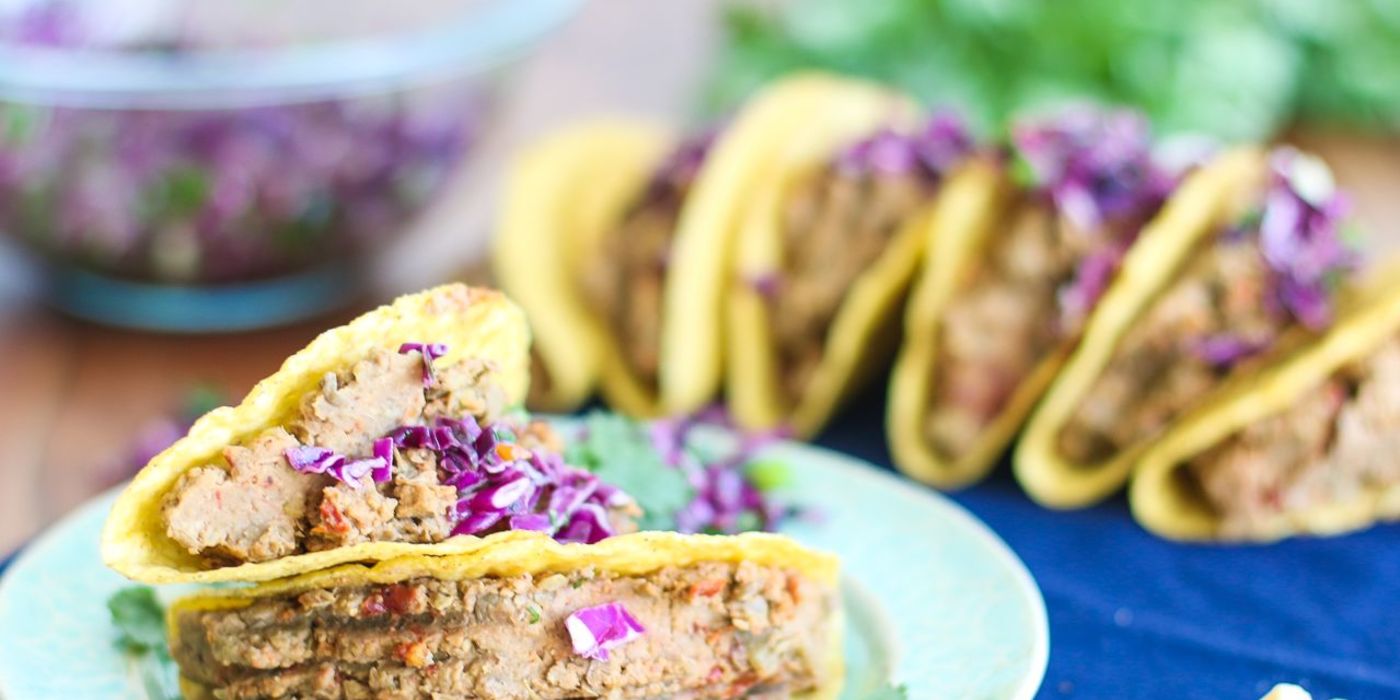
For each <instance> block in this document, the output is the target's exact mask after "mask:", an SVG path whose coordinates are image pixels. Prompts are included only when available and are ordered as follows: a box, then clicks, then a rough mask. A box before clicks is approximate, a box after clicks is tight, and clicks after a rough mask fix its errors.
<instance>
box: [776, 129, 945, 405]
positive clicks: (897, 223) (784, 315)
mask: <svg viewBox="0 0 1400 700" xmlns="http://www.w3.org/2000/svg"><path fill="white" fill-rule="evenodd" d="M971 150H972V139H971V137H970V136H969V135H968V133H967V131H966V129H965V128H964V127H963V125H962V123H961V122H960V121H958V120H957V119H954V118H952V117H949V116H937V117H934V118H933V119H931V120H930V121H929V123H928V124H927V125H926V126H925V127H924V128H923V129H922V130H919V131H916V132H914V133H908V134H906V133H899V132H896V131H893V130H889V129H885V130H881V131H879V132H877V133H875V134H873V135H871V136H870V137H868V138H865V139H863V140H861V141H858V142H856V143H854V144H852V145H850V146H849V147H847V148H846V149H844V150H843V151H841V152H840V153H838V154H837V155H836V157H835V158H833V159H832V161H831V162H830V163H828V164H826V165H825V166H824V167H822V168H820V169H818V170H817V171H816V172H814V173H812V174H811V175H809V176H808V177H806V178H805V179H804V180H802V181H800V182H799V183H797V184H796V186H795V187H794V189H793V191H792V192H791V193H790V194H789V196H788V201H787V203H786V206H785V207H784V209H783V211H782V213H781V216H782V224H781V225H782V243H781V250H782V269H781V270H780V271H777V272H775V273H772V274H770V275H764V276H761V277H759V278H756V279H753V280H750V283H751V284H753V285H754V287H755V288H756V289H757V290H758V292H759V293H760V294H762V295H763V296H764V298H765V299H766V300H767V301H768V305H769V308H770V310H771V314H770V318H771V319H772V326H771V332H772V334H773V342H774V347H775V351H776V358H777V366H778V367H781V368H783V375H782V376H781V377H780V388H781V390H782V393H783V396H784V398H785V399H786V401H787V403H788V405H789V406H791V405H793V404H796V403H797V401H798V399H799V398H800V397H801V396H802V395H803V393H804V391H805V389H806V387H807V384H808V382H809V381H810V379H811V377H812V374H813V372H814V371H815V370H816V368H817V366H818V365H819V364H820V363H821V360H822V352H823V348H824V346H825V343H826V336H827V331H828V329H829V328H830V327H831V323H832V321H833V320H834V319H835V317H836V313H837V311H838V309H839V308H840V306H841V303H842V302H843V300H844V299H845V298H846V296H847V294H848V292H849V291H850V289H851V286H852V285H853V284H855V282H856V280H857V278H859V277H860V275H861V274H862V273H864V272H865V271H866V270H868V269H869V268H870V266H871V265H873V264H874V263H875V261H876V260H878V259H879V258H880V256H881V255H882V254H883V253H884V252H885V251H886V249H887V248H888V246H889V243H890V241H891V239H893V238H894V236H895V234H896V233H898V232H899V230H900V229H901V227H902V225H903V224H905V223H906V222H908V221H909V219H910V217H911V216H913V215H914V214H915V213H916V212H917V211H919V210H920V209H922V208H923V207H924V206H926V205H927V204H928V203H929V202H930V201H931V200H932V198H933V196H934V194H935V193H936V192H937V191H938V185H939V183H940V181H941V180H942V178H943V177H944V176H945V175H947V173H948V172H949V171H950V170H951V169H952V168H953V167H955V166H956V165H957V164H958V163H960V162H961V161H962V160H963V159H964V158H965V157H966V156H967V154H968V153H970V152H971Z"/></svg>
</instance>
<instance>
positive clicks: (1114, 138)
mask: <svg viewBox="0 0 1400 700" xmlns="http://www.w3.org/2000/svg"><path fill="white" fill-rule="evenodd" d="M1012 145H1013V147H1014V148H1015V150H1016V153H1017V155H1019V156H1020V157H1021V158H1022V160H1024V161H1025V163H1026V164H1027V165H1028V166H1029V167H1030V171H1031V176H1032V179H1033V183H1032V184H1033V186H1034V187H1035V188H1036V189H1037V190H1039V191H1040V192H1042V193H1044V194H1045V195H1046V196H1048V197H1049V198H1050V200H1051V201H1052V202H1053V203H1054V204H1055V207H1056V208H1057V209H1058V210H1059V211H1060V212H1061V213H1063V214H1064V215H1065V216H1066V217H1068V218H1069V219H1070V221H1072V222H1074V223H1075V225H1077V226H1079V227H1081V228H1083V229H1086V230H1095V229H1098V228H1100V227H1102V226H1103V225H1104V223H1105V222H1109V221H1114V220H1125V219H1126V220H1130V221H1137V222H1141V221H1145V220H1146V219H1147V218H1148V217H1149V216H1151V215H1152V213H1154V212H1156V210H1157V209H1158V208H1159V207H1161V205H1162V203H1163V202H1165V201H1166V198H1167V195H1169V194H1170V193H1171V191H1172V190H1173V189H1175V187H1176V180H1177V178H1176V177H1175V176H1174V175H1173V174H1171V173H1170V172H1169V171H1168V170H1167V169H1166V168H1164V167H1162V166H1161V165H1160V164H1158V163H1157V161H1156V159H1155V158H1154V157H1153V152H1152V150H1153V139H1152V134H1151V130H1150V128H1149V126H1148V123H1147V119H1146V117H1145V116H1143V115H1142V114H1139V113H1138V112H1134V111H1131V110H1103V109H1098V108H1094V107H1089V106H1079V107H1074V108H1071V109H1068V110H1065V111H1063V112H1061V113H1059V114H1056V115H1054V116H1052V117H1050V118H1048V119H1039V120H1035V121H1026V122H1022V123H1020V124H1017V125H1016V127H1015V128H1014V129H1013V131H1012Z"/></svg>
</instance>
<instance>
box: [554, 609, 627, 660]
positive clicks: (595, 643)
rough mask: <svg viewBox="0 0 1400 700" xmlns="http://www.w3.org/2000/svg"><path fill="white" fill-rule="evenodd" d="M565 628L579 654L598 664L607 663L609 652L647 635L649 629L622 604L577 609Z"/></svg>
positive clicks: (568, 618) (566, 619) (566, 620)
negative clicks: (598, 662)
mask: <svg viewBox="0 0 1400 700" xmlns="http://www.w3.org/2000/svg"><path fill="white" fill-rule="evenodd" d="M564 629H565V630H567V631H568V632H569V641H570V642H571V643H572V644H573V647H574V653H575V654H577V655H579V656H583V657H587V658H590V659H596V660H598V661H607V660H608V650H610V649H616V648H617V647H619V646H622V645H623V644H626V643H627V642H630V641H632V640H634V639H636V638H638V637H640V636H642V634H644V633H645V632H646V628H644V627H642V624H641V623H640V622H637V618H635V617H632V614H631V613H629V612H627V608H624V607H622V604H621V603H604V604H602V605H595V606H593V607H591V608H581V609H579V610H575V611H574V612H572V613H570V614H569V616H568V617H566V618H564Z"/></svg>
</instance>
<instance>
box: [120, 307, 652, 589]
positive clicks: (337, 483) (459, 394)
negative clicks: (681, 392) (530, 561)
mask: <svg viewBox="0 0 1400 700" xmlns="http://www.w3.org/2000/svg"><path fill="white" fill-rule="evenodd" d="M528 343H529V334H528V331H527V328H526V324H525V318H524V315H523V314H522V313H521V312H520V310H519V308H517V307H516V306H515V305H514V304H512V303H510V302H509V301H507V300H506V298H505V297H504V296H503V295H501V294H500V293H499V292H495V291H492V290H485V289H473V288H468V287H465V286H462V285H448V286H444V287H439V288H436V289H432V290H429V291H426V292H422V293H419V294H413V295H409V296H405V297H402V298H400V299H398V300H397V301H395V302H394V303H392V304H390V305H388V306H384V307H381V308H379V309H377V310H375V311H371V312H370V313H367V314H365V315H364V316H361V317H360V318H358V319H355V320H354V321H352V322H350V323H349V324H348V325H345V326H343V327H340V328H336V329H332V330H330V331H327V332H326V333H323V334H321V335H320V336H319V337H317V338H316V339H315V340H313V341H312V342H311V344H310V345H308V346H307V347H305V348H303V349H302V350H300V351H298V352H297V353H296V354H295V355H292V356H291V357H290V358H288V359H287V361H286V363H285V364H283V365H282V368H281V369H280V370H278V371H277V372H276V373H275V374H273V375H272V376H271V377H268V378H267V379H264V380H263V381H262V382H259V383H258V385H257V386H255V387H253V390H252V391H251V392H249V394H248V396H247V397H245V398H244V399H243V402H242V403H240V404H239V405H237V406H233V407H225V408H219V409H216V410H214V411H211V412H210V413H209V414H207V415H205V416H204V417H203V418H200V419H199V420H198V421H196V422H195V424H194V425H193V426H192V427H191V428H190V430H189V433H188V434H187V435H186V436H185V437H183V438H181V439H180V440H179V441H177V442H176V443H175V444H174V445H172V446H170V448H168V449H166V450H165V451H164V452H161V453H160V454H159V455H156V456H155V457H154V458H153V459H152V460H151V461H150V463H148V464H147V465H146V466H145V467H144V468H143V469H142V470H141V471H140V473H138V474H137V475H136V477H135V478H134V479H133V480H132V482H131V484H129V485H128V486H127V487H126V489H125V490H124V491H123V492H122V493H121V495H120V496H119V497H118V498H117V501H116V503H115V505H114V506H113V508H112V512H111V514H110V515H109V516H108V519H107V523H106V525H105V527H104V529H103V533H102V557H103V560H104V561H105V562H106V563H107V565H108V566H110V567H112V568H113V569H116V570H117V571H118V572H120V573H122V574H125V575H126V576H128V577H131V578H133V579H136V580H139V581H143V582H147V583H166V582H179V581H265V580H270V579H274V578H279V577H284V576H290V575H293V574H297V573H301V572H305V571H311V570H315V569H321V568H325V567H328V566H333V565H336V564H341V563H344V562H351V561H377V560H382V559H387V558H391V557H394V556H399V555H403V554H420V553H431V554H442V553H450V552H454V551H460V550H462V549H470V548H471V547H474V546H476V545H475V542H476V541H477V540H478V538H477V537H470V535H483V534H488V533H491V532H495V531H497V530H520V529H523V530H542V531H546V532H549V533H552V534H554V535H555V536H556V537H559V538H561V539H564V540H568V541H582V542H592V541H596V540H598V539H601V538H602V537H605V536H608V535H610V534H613V533H615V532H621V531H626V530H628V529H629V528H630V527H631V525H630V524H631V522H632V518H633V516H634V515H635V514H636V506H635V504H634V503H633V502H632V501H631V499H630V498H629V497H627V496H626V495H625V494H622V493H621V492H619V491H617V489H615V488H612V487H610V486H608V485H606V484H601V483H599V482H598V480H597V479H596V478H595V477H593V476H592V475H591V474H589V473H587V472H584V471H582V470H579V469H574V468H572V467H570V466H568V465H566V464H564V462H563V460H562V458H561V457H560V456H559V452H558V450H559V441H558V439H557V437H556V436H554V434H553V433H552V432H551V431H550V429H549V428H548V426H546V425H544V424H542V423H535V422H531V421H529V420H527V419H524V418H522V417H520V416H519V415H518V414H516V413H513V412H512V410H511V409H512V408H513V407H515V406H517V405H518V404H519V403H520V401H521V400H522V399H523V398H524V395H525V389H526V382H527V381H528V379H529V377H528V372H529V369H528V364H527V361H528V355H527V352H526V348H527V345H528Z"/></svg>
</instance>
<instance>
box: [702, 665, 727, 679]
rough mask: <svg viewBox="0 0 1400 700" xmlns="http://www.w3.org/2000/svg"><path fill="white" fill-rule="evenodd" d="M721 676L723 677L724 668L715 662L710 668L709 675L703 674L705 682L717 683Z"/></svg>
mask: <svg viewBox="0 0 1400 700" xmlns="http://www.w3.org/2000/svg"><path fill="white" fill-rule="evenodd" d="M721 678H724V668H722V667H721V666H719V665H718V664H716V665H714V666H712V667H711V668H710V673H709V675H707V676H705V682H706V683H718V682H719V680H720V679H721Z"/></svg>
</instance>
